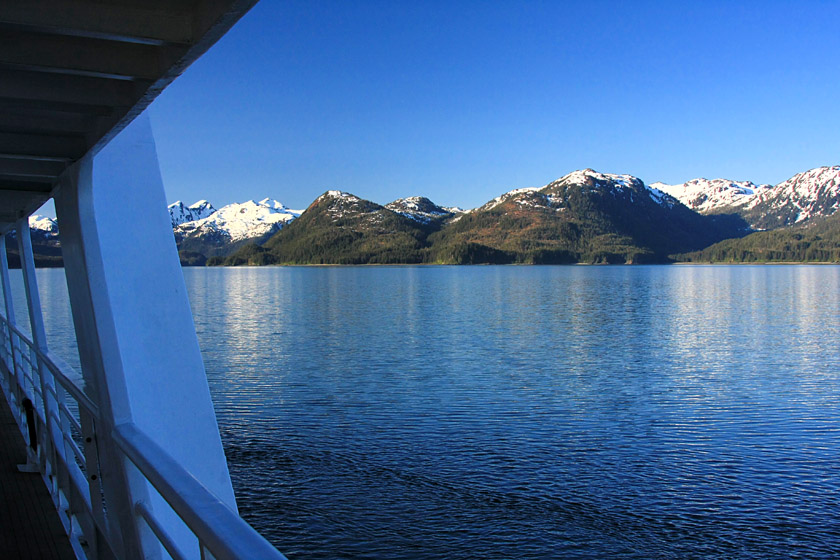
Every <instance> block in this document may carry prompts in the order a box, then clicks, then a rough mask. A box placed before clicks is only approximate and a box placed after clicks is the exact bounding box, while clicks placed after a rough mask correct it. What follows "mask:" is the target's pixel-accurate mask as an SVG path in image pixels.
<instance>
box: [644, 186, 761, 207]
mask: <svg viewBox="0 0 840 560" xmlns="http://www.w3.org/2000/svg"><path fill="white" fill-rule="evenodd" d="M650 186H651V187H652V188H655V189H658V190H660V191H662V192H664V193H667V194H669V195H671V196H673V197H674V198H676V199H677V200H679V201H680V202H682V203H683V204H685V205H686V206H688V207H689V208H691V209H692V210H695V211H697V212H700V213H701V214H708V213H712V212H715V211H718V210H720V209H722V208H731V207H735V206H743V205H745V204H748V203H749V202H750V201H751V200H752V199H753V198H755V196H756V195H757V194H759V193H761V192H764V191H766V190H768V189H770V188H771V185H756V184H755V183H753V182H751V181H730V180H728V179H702V178H701V179H692V180H691V181H687V182H685V183H680V184H678V185H666V184H665V183H653V184H652V185H650Z"/></svg>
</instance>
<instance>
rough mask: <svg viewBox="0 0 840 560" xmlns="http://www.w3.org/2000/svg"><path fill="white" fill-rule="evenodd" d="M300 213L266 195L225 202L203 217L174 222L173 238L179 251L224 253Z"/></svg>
mask: <svg viewBox="0 0 840 560" xmlns="http://www.w3.org/2000/svg"><path fill="white" fill-rule="evenodd" d="M170 208H171V207H170ZM301 213H302V211H301V210H291V209H289V208H287V207H286V206H284V205H283V204H281V203H280V202H277V201H276V200H271V199H268V198H266V199H263V200H261V201H259V202H254V201H253V200H249V201H247V202H243V203H241V204H228V205H227V206H224V207H222V208H221V209H219V210H217V211H216V212H213V213H212V214H210V215H209V216H207V217H204V218H201V219H199V220H193V221H189V222H184V223H182V224H178V225H177V226H175V227H174V233H175V239H176V241H177V243H178V246H179V249H180V250H182V251H191V252H198V253H202V254H204V255H205V256H215V255H220V254H226V253H228V252H230V251H232V250H233V249H235V248H236V247H237V246H238V245H241V244H242V243H246V242H255V243H259V242H261V241H264V240H265V239H267V238H268V237H270V236H271V235H272V234H274V233H276V232H277V231H279V230H280V228H282V227H283V226H284V225H285V224H287V223H289V222H290V221H292V220H294V219H295V218H297V217H298V216H300V214H301Z"/></svg>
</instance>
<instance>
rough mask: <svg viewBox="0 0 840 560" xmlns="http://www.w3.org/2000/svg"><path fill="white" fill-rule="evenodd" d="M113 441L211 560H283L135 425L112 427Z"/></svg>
mask: <svg viewBox="0 0 840 560" xmlns="http://www.w3.org/2000/svg"><path fill="white" fill-rule="evenodd" d="M114 440H115V441H116V443H117V446H118V447H119V448H120V449H121V450H122V451H123V453H125V454H126V456H127V457H128V458H129V459H130V460H131V462H132V463H134V465H135V466H136V467H137V468H138V469H139V470H140V472H141V473H143V476H145V477H146V479H147V480H148V481H149V482H151V483H152V486H154V487H155V489H156V490H157V491H158V492H159V493H160V495H161V496H163V498H164V499H165V500H166V501H167V503H169V505H170V506H172V509H173V510H175V512H176V513H177V514H178V516H179V517H180V518H181V519H182V520H183V521H184V523H186V524H187V526H188V527H189V528H190V529H191V530H192V531H193V533H194V534H195V535H196V537H198V540H199V542H200V543H201V545H202V546H204V547H206V548H207V549H208V550H209V551H210V552H211V553H212V554H213V557H214V558H216V560H235V559H238V558H242V557H243V551H247V557H248V558H254V559H257V558H265V559H273V560H284V558H285V557H284V556H283V555H282V554H280V552H278V551H277V549H276V548H274V547H273V546H272V545H271V544H270V543H269V542H268V541H267V540H265V538H264V537H263V536H262V535H260V534H259V533H258V532H257V531H255V530H254V529H253V528H252V527H251V526H250V525H248V524H247V523H245V521H243V520H242V518H241V517H239V515H238V514H236V513H235V512H234V511H233V510H232V509H230V508H229V507H228V506H227V505H226V504H225V503H224V502H222V500H220V499H219V498H218V497H216V496H215V495H214V494H213V493H212V492H210V490H208V489H207V488H206V487H205V486H204V485H203V484H201V482H199V481H198V480H197V479H196V478H195V477H194V476H193V475H191V474H190V473H189V472H187V470H186V469H184V467H182V466H181V464H180V463H178V462H177V461H176V460H175V459H174V458H173V457H172V456H171V455H169V453H167V452H166V451H164V449H163V448H161V447H160V446H159V445H158V444H157V443H155V442H154V440H152V438H150V437H149V436H148V435H146V434H145V433H143V432H142V431H141V430H140V429H139V428H138V427H137V426H135V425H134V424H120V425H119V426H116V427H115V428H114Z"/></svg>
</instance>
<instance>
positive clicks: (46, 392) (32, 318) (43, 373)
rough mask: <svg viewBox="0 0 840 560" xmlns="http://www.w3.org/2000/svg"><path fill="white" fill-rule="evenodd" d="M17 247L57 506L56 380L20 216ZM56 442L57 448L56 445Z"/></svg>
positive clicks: (49, 474)
mask: <svg viewBox="0 0 840 560" xmlns="http://www.w3.org/2000/svg"><path fill="white" fill-rule="evenodd" d="M16 227H17V238H18V249H19V252H20V267H21V270H22V272H23V286H24V291H25V292H26V303H27V308H28V311H29V326H30V328H31V331H32V342H33V348H32V352H31V354H30V366H31V369H32V373H33V382H35V379H34V377H35V373H36V372H37V374H38V383H39V385H40V390H41V404H42V406H43V410H42V413H43V419H44V428H45V432H46V433H45V434H43V436H42V437H41V438H40V439H41V442H42V446H43V447H42V450H41V451H42V453H43V459H45V460H46V464H45V467H46V468H45V472H44V475H45V476H46V477H47V480H48V482H49V485H50V493H51V494H52V498H53V501H54V502H55V504H56V505H60V496H59V493H58V489H59V484H60V480H59V479H58V477H59V469H60V466H59V464H58V455H59V454H60V455H61V458H62V459H65V457H64V445H63V444H61V442H62V440H63V437H62V436H61V433H60V432H59V433H58V434H56V433H55V432H56V429H55V427H54V419H55V418H58V414H59V413H58V403H57V402H56V399H55V397H54V394H55V380H54V379H53V378H52V374H51V373H50V372H49V370H48V369H47V368H45V367H44V366H43V364H42V362H41V358H40V356H39V353H46V351H47V334H46V331H45V329H44V316H43V314H42V312H41V297H40V294H39V293H38V282H37V280H36V278H35V258H34V256H33V254H32V236H31V234H30V232H29V218H28V217H27V218H22V219H20V220H18V222H17V226H16ZM59 444H61V445H60V447H59Z"/></svg>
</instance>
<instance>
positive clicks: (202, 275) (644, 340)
mask: <svg viewBox="0 0 840 560" xmlns="http://www.w3.org/2000/svg"><path fill="white" fill-rule="evenodd" d="M51 273H52V272H48V271H40V272H39V279H43V280H44V281H42V290H44V295H43V296H42V297H43V298H44V300H45V305H47V304H46V300H47V299H48V298H51V297H52V296H47V295H46V294H47V293H48V292H49V291H50V290H52V291H53V292H54V293H55V294H58V293H59V291H60V288H57V287H44V286H45V284H49V283H50V282H52V281H54V280H55V278H56V277H53V276H50V274H51ZM185 277H186V280H187V286H188V289H189V291H190V297H191V301H192V305H193V310H194V315H195V321H196V328H197V331H198V333H199V338H200V342H201V345H202V350H203V353H204V357H205V362H206V365H207V372H208V379H209V381H210V384H211V390H212V392H213V396H214V400H215V405H216V410H217V414H218V418H219V423H220V426H221V429H222V434H223V439H224V443H225V448H226V452H227V455H228V459H229V462H230V465H231V472H232V475H233V477H234V485H235V487H236V491H237V495H238V499H239V504H240V509H241V511H242V513H243V515H245V516H246V518H247V519H248V520H249V521H250V522H251V523H252V524H254V525H255V526H256V527H257V528H258V529H259V530H260V531H262V532H263V533H264V534H266V535H268V536H269V538H270V539H271V540H272V541H273V542H274V543H275V544H277V546H278V547H279V548H280V549H281V550H283V551H284V552H285V553H286V554H287V555H288V556H289V557H290V558H292V559H298V560H300V559H322V558H323V559H326V558H370V559H373V558H376V559H383V558H384V559H415V558H446V559H451V558H456V559H459V558H463V559H473V558H535V559H536V558H633V559H636V558H638V559H648V558H814V559H823V558H830V557H837V556H838V555H840V521H838V520H840V517H838V514H837V511H838V510H837V498H836V497H837V495H838V477H837V472H840V406H838V405H840V393H838V386H840V385H838V381H840V379H838V377H840V350H838V345H837V340H838V335H839V334H840V332H839V331H840V319H838V317H840V268H838V267H829V266H825V267H816V266H814V267H812V266H732V267H725V266H720V267H715V266H708V267H704V266H671V267H666V266H659V267H357V268H354V267H348V268H338V267H336V268H330V267H324V268H314V267H313V268H242V269H185ZM62 282H63V280H62ZM65 291H66V290H65ZM49 305H50V307H52V305H53V303H52V300H51V303H50V304H49ZM19 309H24V307H22V306H21V307H19ZM57 316H60V313H58V314H57ZM48 324H49V322H48ZM48 328H55V329H59V328H60V327H58V326H56V327H48Z"/></svg>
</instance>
